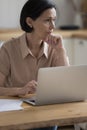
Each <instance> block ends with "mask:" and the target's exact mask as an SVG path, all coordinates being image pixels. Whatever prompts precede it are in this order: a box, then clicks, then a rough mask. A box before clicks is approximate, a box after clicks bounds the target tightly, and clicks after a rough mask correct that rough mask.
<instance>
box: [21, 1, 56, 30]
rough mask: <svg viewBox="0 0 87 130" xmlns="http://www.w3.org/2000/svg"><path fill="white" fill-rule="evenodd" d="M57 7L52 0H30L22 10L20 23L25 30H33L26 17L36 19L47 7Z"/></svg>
mask: <svg viewBox="0 0 87 130" xmlns="http://www.w3.org/2000/svg"><path fill="white" fill-rule="evenodd" d="M49 8H55V9H56V6H55V4H54V3H53V1H52V0H28V1H27V2H26V3H25V4H24V6H23V8H22V11H21V15H20V25H21V28H22V30H23V31H25V32H32V31H33V28H31V27H30V26H29V25H27V23H26V18H27V17H30V18H32V19H33V20H36V19H37V18H38V17H39V16H40V15H41V14H42V13H43V12H44V11H45V10H46V9H49Z"/></svg>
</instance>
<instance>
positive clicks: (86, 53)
mask: <svg viewBox="0 0 87 130" xmlns="http://www.w3.org/2000/svg"><path fill="white" fill-rule="evenodd" d="M73 49H74V53H73V54H74V55H73V58H74V64H75V65H79V64H87V39H78V38H75V39H74V47H73Z"/></svg>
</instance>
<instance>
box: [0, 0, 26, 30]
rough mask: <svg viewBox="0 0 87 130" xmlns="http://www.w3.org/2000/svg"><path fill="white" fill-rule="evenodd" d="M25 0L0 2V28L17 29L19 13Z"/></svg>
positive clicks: (4, 0)
mask: <svg viewBox="0 0 87 130" xmlns="http://www.w3.org/2000/svg"><path fill="white" fill-rule="evenodd" d="M25 1H26V0H0V28H17V27H19V16H20V11H21V8H22V6H23V4H24V3H25Z"/></svg>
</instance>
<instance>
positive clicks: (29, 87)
mask: <svg viewBox="0 0 87 130" xmlns="http://www.w3.org/2000/svg"><path fill="white" fill-rule="evenodd" d="M36 86H37V82H36V81H35V80H32V81H30V82H28V83H27V84H26V85H25V86H24V87H22V88H21V90H20V95H27V94H33V93H35V92H36Z"/></svg>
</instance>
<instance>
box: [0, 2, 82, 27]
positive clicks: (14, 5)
mask: <svg viewBox="0 0 87 130" xmlns="http://www.w3.org/2000/svg"><path fill="white" fill-rule="evenodd" d="M26 1H27V0H0V28H17V27H19V26H20V24H19V16H20V11H21V8H22V6H23V5H24V3H25V2H26ZM54 1H55V2H56V5H57V6H58V10H59V17H58V19H57V22H56V25H57V27H59V26H61V25H80V26H81V18H80V16H79V13H78V12H76V11H75V10H74V9H73V6H72V2H71V1H72V0H54ZM74 1H75V3H76V6H77V7H78V8H79V4H80V1H81V0H74ZM37 2H38V0H37Z"/></svg>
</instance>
